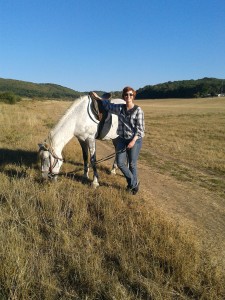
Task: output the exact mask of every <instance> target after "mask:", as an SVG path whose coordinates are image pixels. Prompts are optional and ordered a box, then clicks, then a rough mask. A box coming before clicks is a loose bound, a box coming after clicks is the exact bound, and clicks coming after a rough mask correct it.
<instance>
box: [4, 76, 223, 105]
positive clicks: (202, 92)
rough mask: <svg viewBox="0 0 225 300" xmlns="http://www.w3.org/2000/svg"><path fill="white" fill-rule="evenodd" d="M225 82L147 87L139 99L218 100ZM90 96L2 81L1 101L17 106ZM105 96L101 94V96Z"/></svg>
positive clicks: (47, 85)
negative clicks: (34, 100)
mask: <svg viewBox="0 0 225 300" xmlns="http://www.w3.org/2000/svg"><path fill="white" fill-rule="evenodd" d="M224 83H225V80H224V79H217V78H207V77H205V78H202V79H198V80H182V81H168V82H165V83H161V84H156V85H147V86H145V87H143V88H140V89H138V90H137V96H136V98H137V99H165V98H199V97H214V96H217V95H218V94H221V93H224V92H225V91H224V89H225V86H224ZM87 93H88V92H78V91H75V90H73V89H69V88H67V87H63V86H60V85H57V84H51V83H32V82H25V81H20V80H13V79H3V78H0V101H5V102H8V103H15V102H17V101H19V100H20V99H21V97H26V98H46V99H59V100H65V99H76V98H78V97H80V96H82V95H84V94H87ZM102 93H103V92H102V91H98V94H99V95H101V94H102ZM111 93H112V97H113V98H121V96H122V93H121V91H111Z"/></svg>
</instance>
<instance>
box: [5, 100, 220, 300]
mask: <svg viewBox="0 0 225 300" xmlns="http://www.w3.org/2000/svg"><path fill="white" fill-rule="evenodd" d="M139 103H140V105H141V106H142V107H143V109H144V111H145V120H146V136H145V140H144V145H143V149H142V153H141V163H142V164H143V165H144V166H145V168H146V169H148V168H149V169H151V170H152V172H155V174H156V176H157V174H163V175H165V176H167V177H169V178H173V180H175V181H177V182H179V185H181V186H182V185H183V184H186V183H187V182H188V183H190V184H192V188H193V189H196V191H197V190H198V188H200V189H204V190H207V191H209V192H210V195H215V197H216V198H218V199H220V198H221V199H224V195H225V194H224V191H225V180H224V171H225V163H224V160H225V154H224V149H225V131H224V128H225V99H223V98H221V99H219V98H214V99H192V100H178V99H177V100H157V101H156V100H149V101H147V100H145V101H140V102H139ZM70 105H71V102H57V101H27V100H24V101H21V102H20V103H18V104H16V105H7V104H0V124H1V135H0V224H1V231H0V241H1V243H0V265H1V268H0V299H1V300H3V299H4V300H6V299H14V300H21V299H24V300H27V299H86V300H91V299H93V300H94V299H95V300H124V299H127V300H133V299H146V300H152V299H156V300H167V299H168V300H170V299H171V300H173V299H177V300H180V299H210V300H215V299H218V300H222V299H224V298H225V271H224V265H223V264H222V263H219V260H215V253H212V252H210V249H208V248H207V249H206V248H204V247H202V245H201V243H199V240H198V237H197V235H196V233H195V231H194V230H193V228H192V227H190V226H188V223H187V224H186V223H185V222H184V223H182V224H181V223H177V222H174V221H173V219H170V218H169V217H168V216H167V215H166V214H165V212H162V211H161V210H160V209H157V203H156V205H151V206H149V205H148V203H147V202H146V201H143V199H142V194H141V193H142V192H140V195H137V196H132V195H129V194H127V193H126V192H125V191H124V187H125V182H124V179H123V177H122V176H120V174H118V175H116V176H110V175H109V174H108V173H109V172H108V171H109V167H108V166H106V164H104V163H102V164H101V165H100V166H99V172H100V180H101V186H100V187H99V188H98V189H96V190H92V189H91V187H90V184H89V182H82V177H81V176H82V158H81V150H80V148H79V147H78V143H77V142H76V141H75V140H74V141H71V142H70V143H69V144H68V145H67V146H66V147H65V149H64V153H63V156H64V158H65V160H66V161H67V162H66V163H65V164H64V165H63V168H62V171H64V172H70V171H73V173H72V174H69V175H68V176H61V177H60V178H59V180H58V182H56V183H46V182H42V181H41V180H40V177H39V169H38V166H39V164H38V160H37V144H38V143H39V142H41V141H43V139H44V138H46V137H47V134H48V132H49V130H50V128H52V126H53V125H54V124H55V123H56V122H57V120H58V119H59V117H60V116H61V115H62V114H63V113H64V111H65V110H66V108H67V107H69V106H70ZM106 144H107V143H106ZM102 152H103V151H102ZM102 152H101V155H102V154H104V153H102ZM146 174H147V173H146ZM142 175H143V174H142ZM149 189H151V186H149ZM171 189H172V187H171ZM143 192H145V191H144V190H143ZM174 192H175V191H174ZM171 193H172V194H173V190H171ZM212 201H213V199H212ZM221 201H222V200H221ZM150 208H151V209H150ZM209 213H210V212H209Z"/></svg>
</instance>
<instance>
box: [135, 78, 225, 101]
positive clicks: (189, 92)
mask: <svg viewBox="0 0 225 300" xmlns="http://www.w3.org/2000/svg"><path fill="white" fill-rule="evenodd" d="M223 83H225V80H224V79H216V78H207V77H205V78H202V79H198V80H183V81H173V82H172V81H168V82H165V83H161V84H156V85H147V86H145V87H143V88H140V89H138V90H137V99H165V98H199V97H215V96H218V94H221V93H224V89H225V86H223Z"/></svg>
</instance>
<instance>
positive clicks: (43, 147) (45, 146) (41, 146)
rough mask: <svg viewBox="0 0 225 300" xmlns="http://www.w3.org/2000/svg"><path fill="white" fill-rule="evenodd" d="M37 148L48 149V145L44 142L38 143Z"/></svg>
mask: <svg viewBox="0 0 225 300" xmlns="http://www.w3.org/2000/svg"><path fill="white" fill-rule="evenodd" d="M38 147H39V150H48V148H49V145H48V144H47V143H46V142H44V143H43V144H38Z"/></svg>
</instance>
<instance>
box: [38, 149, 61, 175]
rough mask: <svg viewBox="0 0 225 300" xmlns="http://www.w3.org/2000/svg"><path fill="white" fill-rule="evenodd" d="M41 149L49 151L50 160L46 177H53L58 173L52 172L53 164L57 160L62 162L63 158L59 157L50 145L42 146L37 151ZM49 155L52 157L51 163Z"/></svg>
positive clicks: (54, 164) (55, 163)
mask: <svg viewBox="0 0 225 300" xmlns="http://www.w3.org/2000/svg"><path fill="white" fill-rule="evenodd" d="M41 150H44V151H48V153H49V157H48V158H49V162H50V167H49V171H48V177H49V178H53V177H54V176H56V175H58V173H53V171H52V170H53V169H54V168H55V166H56V165H57V163H58V161H62V162H63V158H61V157H59V156H58V155H57V154H56V153H55V151H54V149H53V148H52V147H51V146H50V147H47V146H43V147H42V148H41V149H40V150H39V152H40V151H41ZM51 156H52V157H53V158H54V161H53V163H52V160H51ZM42 173H45V172H44V171H42Z"/></svg>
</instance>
